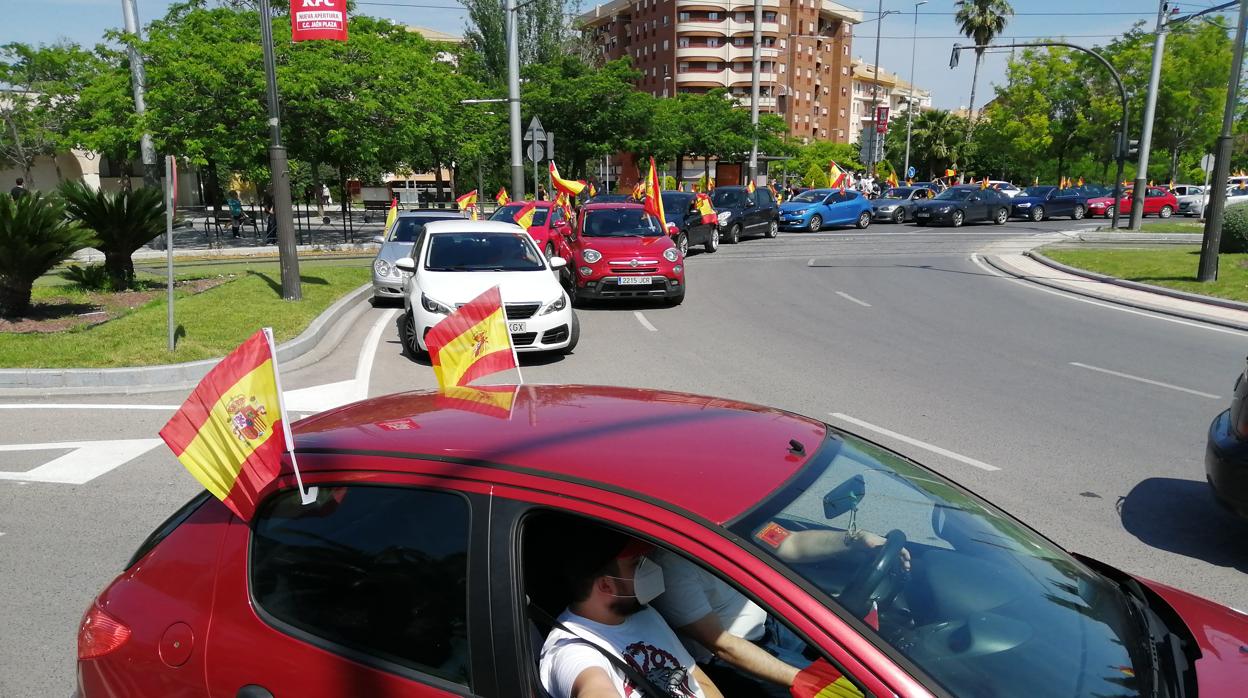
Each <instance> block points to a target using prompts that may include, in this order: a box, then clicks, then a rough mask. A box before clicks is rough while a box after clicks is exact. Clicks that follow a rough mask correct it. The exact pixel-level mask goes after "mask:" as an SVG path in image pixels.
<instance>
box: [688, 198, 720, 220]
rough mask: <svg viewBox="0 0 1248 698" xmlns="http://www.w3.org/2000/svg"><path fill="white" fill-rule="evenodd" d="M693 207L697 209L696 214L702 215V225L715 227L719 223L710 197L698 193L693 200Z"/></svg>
mask: <svg viewBox="0 0 1248 698" xmlns="http://www.w3.org/2000/svg"><path fill="white" fill-rule="evenodd" d="M693 205H694V206H695V207H696V208H697V209H698V213H700V214H702V223H703V225H715V224H716V223H718V222H719V216H718V214H716V213H715V207H714V206H712V205H711V197H709V196H707V195H706V194H704V193H701V192H699V193H698V195H697V196H695V197H694V199H693Z"/></svg>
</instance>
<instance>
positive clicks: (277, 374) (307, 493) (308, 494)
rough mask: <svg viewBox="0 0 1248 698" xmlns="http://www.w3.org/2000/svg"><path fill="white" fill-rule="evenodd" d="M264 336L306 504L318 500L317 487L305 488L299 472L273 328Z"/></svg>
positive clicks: (283, 427) (287, 438)
mask: <svg viewBox="0 0 1248 698" xmlns="http://www.w3.org/2000/svg"><path fill="white" fill-rule="evenodd" d="M264 338H265V339H266V340H268V342H269V353H270V354H271V355H272V356H273V384H274V386H275V387H276V388H277V405H278V411H280V412H281V413H282V414H281V418H282V431H283V432H284V434H285V436H286V448H287V449H289V450H287V451H286V453H287V454H288V455H289V456H290V465H291V467H292V468H294V470H295V482H296V483H297V484H298V485H299V499H300V500H301V501H302V502H303V504H304V505H305V506H306V505H308V504H311V503H312V502H315V501H316V492H317V488H316V487H309V488H307V489H304V487H303V476H302V475H300V474H299V463H298V462H296V461H295V437H294V436H293V435H292V434H291V433H290V419H288V418H287V417H286V394H285V393H283V392H282V372H281V371H280V370H278V367H277V346H276V345H275V344H274V342H273V328H272V327H266V328H264Z"/></svg>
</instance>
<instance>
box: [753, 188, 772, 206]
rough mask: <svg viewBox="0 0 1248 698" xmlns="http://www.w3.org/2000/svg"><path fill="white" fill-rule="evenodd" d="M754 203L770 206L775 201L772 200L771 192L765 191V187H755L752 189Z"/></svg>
mask: <svg viewBox="0 0 1248 698" xmlns="http://www.w3.org/2000/svg"><path fill="white" fill-rule="evenodd" d="M754 203H756V204H758V205H759V206H771V205H772V204H774V203H775V202H774V201H772V199H771V192H769V191H767V190H766V189H755V190H754Z"/></svg>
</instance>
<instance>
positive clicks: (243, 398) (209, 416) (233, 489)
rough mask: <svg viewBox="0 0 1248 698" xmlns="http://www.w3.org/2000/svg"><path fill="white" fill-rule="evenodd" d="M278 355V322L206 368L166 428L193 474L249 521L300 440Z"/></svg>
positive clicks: (177, 453)
mask: <svg viewBox="0 0 1248 698" xmlns="http://www.w3.org/2000/svg"><path fill="white" fill-rule="evenodd" d="M276 356H277V352H276V351H275V350H274V347H273V333H272V330H270V329H269V328H267V327H266V328H264V329H262V330H260V331H258V332H256V333H255V334H253V335H252V336H251V337H250V338H249V339H247V341H245V342H243V343H242V344H241V345H239V347H238V348H237V349H235V350H234V351H232V352H230V354H229V355H228V356H226V357H225V358H223V359H221V361H220V363H218V364H217V365H216V366H214V367H213V369H212V370H211V371H209V372H208V375H206V376H204V379H203V380H202V381H200V382H199V385H198V386H196V387H195V390H194V391H193V392H192V393H191V396H190V397H188V398H187V399H186V402H185V403H183V405H182V407H180V408H179V409H178V411H177V412H175V413H174V415H173V417H172V418H170V420H169V422H168V423H167V424H165V426H164V427H163V428H162V429H161V430H160V438H162V439H164V440H165V443H166V444H168V445H169V448H170V449H171V450H172V451H173V454H174V455H175V456H177V458H178V460H179V461H180V462H181V463H182V465H183V466H185V467H186V469H187V470H188V471H189V472H190V473H191V475H193V476H194V477H195V479H196V480H199V482H200V484H202V485H203V486H204V487H205V488H206V489H207V490H208V491H209V492H211V493H212V494H213V496H215V497H216V498H217V499H220V500H221V501H222V502H223V503H224V504H225V505H226V506H227V507H229V508H230V510H231V511H233V512H234V513H235V514H237V515H238V516H239V518H241V519H243V520H244V521H247V520H249V519H251V517H252V515H253V514H254V513H255V510H256V504H257V503H258V502H259V501H260V498H261V495H262V494H263V493H264V490H265V488H266V487H267V486H268V485H269V484H270V483H272V482H273V480H275V479H276V478H277V476H278V474H279V473H280V472H281V469H282V454H283V453H286V452H287V451H290V450H291V448H292V447H293V445H294V439H293V438H292V437H291V435H290V427H289V425H288V424H287V423H286V418H285V411H284V409H283V406H282V393H281V383H280V381H279V380H278V376H277V361H276ZM297 474H298V473H297V471H296V475H297Z"/></svg>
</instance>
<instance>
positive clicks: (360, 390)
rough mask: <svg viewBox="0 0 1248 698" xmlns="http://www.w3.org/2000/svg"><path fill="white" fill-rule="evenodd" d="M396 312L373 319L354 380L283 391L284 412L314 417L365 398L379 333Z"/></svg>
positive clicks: (356, 366)
mask: <svg viewBox="0 0 1248 698" xmlns="http://www.w3.org/2000/svg"><path fill="white" fill-rule="evenodd" d="M397 312H399V311H398V309H396V308H391V309H390V310H387V311H386V312H384V313H382V314H381V317H379V318H377V322H375V323H373V327H372V329H370V330H369V331H368V335H367V336H366V337H365V338H364V344H363V346H361V347H360V355H359V357H358V358H357V359H356V362H355V377H354V378H349V379H347V380H345V381H336V382H334V383H324V384H322V385H313V386H309V387H307V388H299V389H298V390H287V391H285V392H284V397H285V400H286V412H288V413H292V414H293V413H296V412H297V413H300V414H315V413H317V412H324V411H325V410H329V409H333V408H335V407H339V406H341V405H346V404H349V403H352V402H358V401H360V400H363V399H365V398H367V397H368V383H369V381H370V380H371V379H372V375H373V360H374V358H375V357H376V356H377V348H378V346H379V345H380V344H381V334H382V332H384V331H385V329H386V325H387V324H388V323H389V322H390V321H391V319H392V318H393V317H394V315H395V313H397Z"/></svg>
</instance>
